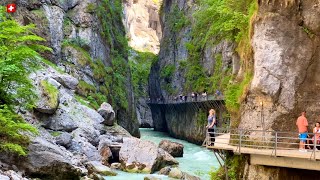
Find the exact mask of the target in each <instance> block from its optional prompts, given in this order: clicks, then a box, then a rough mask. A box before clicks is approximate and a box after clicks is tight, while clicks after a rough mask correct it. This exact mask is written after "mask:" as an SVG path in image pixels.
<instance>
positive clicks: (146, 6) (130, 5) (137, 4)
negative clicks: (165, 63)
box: [124, 0, 162, 54]
mask: <svg viewBox="0 0 320 180" xmlns="http://www.w3.org/2000/svg"><path fill="white" fill-rule="evenodd" d="M159 8H160V3H159V2H158V3H156V2H155V1H153V0H126V1H125V2H124V13H125V19H124V20H125V27H126V29H127V34H128V36H129V45H130V46H131V47H133V48H134V49H136V50H138V51H149V52H153V53H154V54H158V53H159V45H160V39H161V37H162V31H161V24H160V19H159Z"/></svg>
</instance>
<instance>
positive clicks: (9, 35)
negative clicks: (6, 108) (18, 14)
mask: <svg viewBox="0 0 320 180" xmlns="http://www.w3.org/2000/svg"><path fill="white" fill-rule="evenodd" d="M5 15H6V13H4V8H3V7H0V104H16V103H17V102H18V101H19V103H21V104H24V105H25V106H27V107H32V105H33V103H34V100H35V94H34V93H33V92H32V91H31V89H33V85H32V84H31V82H30V80H29V79H28V73H29V72H31V71H32V69H34V68H35V66H36V65H37V63H38V62H39V60H40V59H41V57H40V55H39V54H38V52H44V51H45V50H50V49H49V48H47V47H45V46H42V45H38V44H37V43H38V42H40V41H44V39H43V38H41V37H39V36H36V35H34V34H33V33H32V30H33V29H34V25H27V26H20V25H19V24H18V23H17V22H16V21H14V20H10V19H8V18H7V17H6V16H5ZM37 51H38V52H37ZM26 67H28V68H26Z"/></svg>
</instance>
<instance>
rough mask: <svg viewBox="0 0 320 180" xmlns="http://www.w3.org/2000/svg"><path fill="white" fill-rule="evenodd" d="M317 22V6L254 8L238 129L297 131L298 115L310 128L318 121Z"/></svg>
mask: <svg viewBox="0 0 320 180" xmlns="http://www.w3.org/2000/svg"><path fill="white" fill-rule="evenodd" d="M319 17H320V8H319V4H318V3H316V2H315V1H311V0H309V1H301V2H300V3H298V1H272V2H268V1H261V2H260V3H259V11H258V14H257V17H256V18H255V21H254V24H253V27H254V28H253V30H254V34H253V37H252V42H251V44H252V47H253V51H254V56H253V57H254V76H253V80H252V83H251V87H250V89H249V94H248V95H247V97H246V100H245V103H244V104H243V106H242V112H241V122H240V128H248V129H266V130H282V131H296V126H295V121H296V119H297V117H298V116H299V114H300V113H301V111H303V110H307V118H308V120H309V123H310V124H311V125H310V127H313V123H314V122H315V121H318V115H319V112H320V109H319V103H320V97H319V94H318V92H319V88H320V87H319V84H320V76H319V64H320V55H319V52H320V48H319V45H320V42H319V40H320V39H319V36H318V35H319V33H320V31H319V23H318V21H319ZM310 131H311V128H310Z"/></svg>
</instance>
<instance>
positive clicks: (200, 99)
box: [146, 95, 224, 104]
mask: <svg viewBox="0 0 320 180" xmlns="http://www.w3.org/2000/svg"><path fill="white" fill-rule="evenodd" d="M182 97H183V98H182V99H180V98H178V97H168V98H166V99H163V98H156V99H149V100H147V101H146V102H147V103H148V104H180V103H189V102H206V101H222V100H224V96H223V95H219V96H215V95H207V96H201V95H200V96H198V97H197V98H195V97H192V96H182Z"/></svg>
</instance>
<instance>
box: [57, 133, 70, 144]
mask: <svg viewBox="0 0 320 180" xmlns="http://www.w3.org/2000/svg"><path fill="white" fill-rule="evenodd" d="M71 142H72V136H71V134H69V133H66V132H62V133H61V134H60V135H59V136H57V137H56V143H57V144H59V145H60V146H64V147H65V148H69V147H70V146H71Z"/></svg>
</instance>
